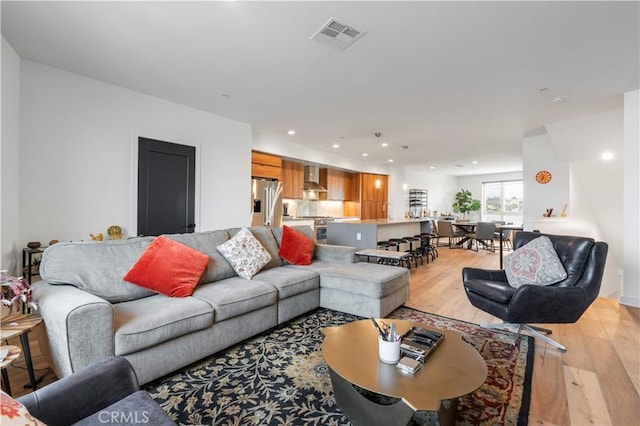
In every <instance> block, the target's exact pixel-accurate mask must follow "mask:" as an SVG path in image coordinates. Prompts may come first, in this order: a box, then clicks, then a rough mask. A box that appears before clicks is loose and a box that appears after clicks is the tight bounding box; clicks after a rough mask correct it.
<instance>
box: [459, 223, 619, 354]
mask: <svg viewBox="0 0 640 426" xmlns="http://www.w3.org/2000/svg"><path fill="white" fill-rule="evenodd" d="M541 235H546V236H547V237H549V239H551V241H552V242H553V245H554V248H555V250H556V252H557V253H558V257H559V258H560V260H561V261H562V264H563V265H564V269H565V270H566V271H567V278H566V279H564V280H563V281H561V282H559V283H556V284H553V285H550V286H536V285H524V286H522V287H520V288H517V289H516V288H513V287H510V286H509V284H508V282H507V276H506V274H505V272H504V270H485V269H478V268H463V270H462V281H463V283H464V289H465V292H466V294H467V297H468V298H469V301H470V302H471V304H472V305H473V306H475V307H476V308H479V309H481V310H483V311H485V312H488V313H490V314H492V315H494V316H496V317H498V318H500V319H502V320H503V321H504V322H505V324H490V325H486V326H485V327H488V328H502V329H509V330H511V331H517V333H518V334H519V333H520V332H522V331H528V332H529V333H531V334H532V335H533V336H534V337H536V338H539V339H542V340H544V341H546V342H547V343H549V344H551V345H553V346H555V347H557V348H558V349H560V350H562V351H566V350H567V349H566V347H564V346H563V345H561V344H560V343H558V342H556V341H554V340H552V339H551V338H549V337H547V336H545V335H543V334H540V333H539V332H540V331H542V332H543V333H545V334H551V330H548V329H544V328H540V327H533V326H529V325H527V323H536V324H563V323H564V324H566V323H574V322H576V321H577V320H578V319H579V318H580V317H581V316H582V314H583V313H584V311H586V310H587V308H588V307H589V305H591V303H592V302H593V301H594V300H595V298H596V297H598V292H599V291H600V285H601V283H602V275H603V273H604V265H605V261H606V258H607V251H608V245H607V243H605V242H595V241H594V240H593V239H591V238H584V237H574V236H565V235H551V234H541V233H538V232H517V233H516V234H515V236H514V238H513V246H514V250H517V249H518V248H519V247H522V246H523V245H525V244H526V243H528V242H529V241H531V240H533V239H535V238H538V237H540V236H541Z"/></svg>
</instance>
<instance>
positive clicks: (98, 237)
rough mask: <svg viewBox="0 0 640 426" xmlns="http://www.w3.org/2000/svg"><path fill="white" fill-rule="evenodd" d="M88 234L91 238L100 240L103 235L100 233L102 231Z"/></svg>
mask: <svg viewBox="0 0 640 426" xmlns="http://www.w3.org/2000/svg"><path fill="white" fill-rule="evenodd" d="M89 236H90V237H91V239H92V240H93V241H102V240H103V239H104V236H103V235H102V232H101V233H99V234H98V235H93V234H89Z"/></svg>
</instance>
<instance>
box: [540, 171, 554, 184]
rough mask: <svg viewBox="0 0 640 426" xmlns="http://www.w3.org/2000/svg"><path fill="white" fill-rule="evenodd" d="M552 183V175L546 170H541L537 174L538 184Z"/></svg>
mask: <svg viewBox="0 0 640 426" xmlns="http://www.w3.org/2000/svg"><path fill="white" fill-rule="evenodd" d="M550 181H551V173H550V172H548V171H546V170H540V171H539V172H538V173H536V182H538V183H549V182H550Z"/></svg>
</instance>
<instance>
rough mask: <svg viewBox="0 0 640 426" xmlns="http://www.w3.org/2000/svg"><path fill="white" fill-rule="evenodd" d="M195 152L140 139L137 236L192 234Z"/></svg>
mask: <svg viewBox="0 0 640 426" xmlns="http://www.w3.org/2000/svg"><path fill="white" fill-rule="evenodd" d="M195 165H196V149H195V147H192V146H186V145H179V144H175V143H170V142H162V141H158V140H154V139H147V138H139V139H138V235H160V234H177V233H185V232H193V230H194V228H195V223H194V217H195V216H194V210H195V203H194V197H195Z"/></svg>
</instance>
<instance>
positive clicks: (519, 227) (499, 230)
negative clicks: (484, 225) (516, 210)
mask: <svg viewBox="0 0 640 426" xmlns="http://www.w3.org/2000/svg"><path fill="white" fill-rule="evenodd" d="M523 229H524V228H523V227H522V225H498V224H496V232H497V233H498V234H500V269H503V258H502V254H503V249H502V245H503V242H504V231H522V230H523Z"/></svg>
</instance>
